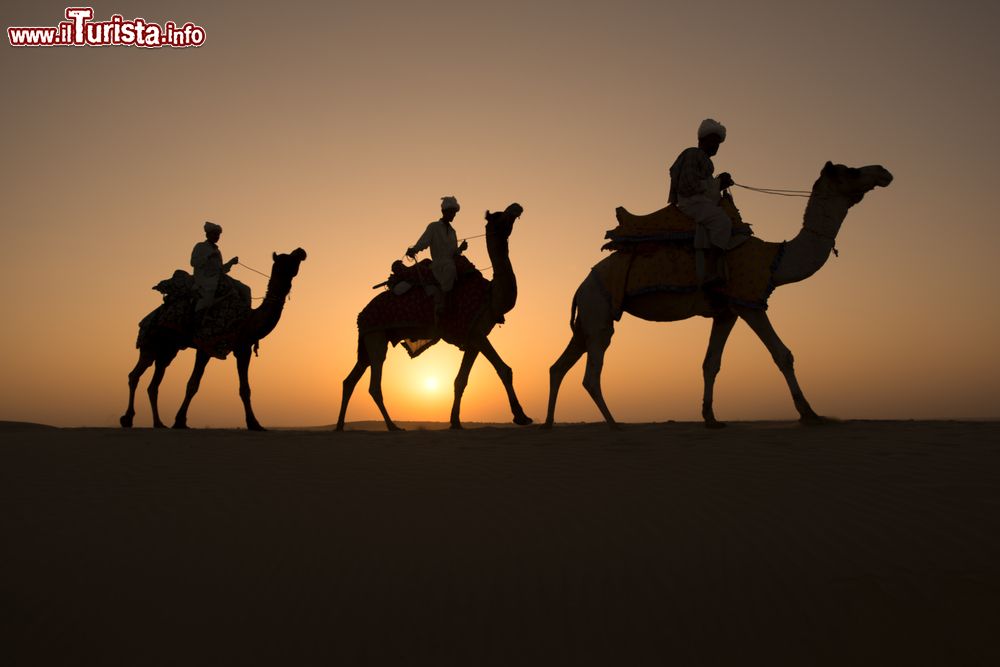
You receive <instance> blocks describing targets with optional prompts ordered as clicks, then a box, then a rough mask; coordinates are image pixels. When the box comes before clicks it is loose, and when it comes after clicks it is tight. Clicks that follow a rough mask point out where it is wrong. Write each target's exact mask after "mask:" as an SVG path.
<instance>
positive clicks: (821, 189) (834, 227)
mask: <svg viewBox="0 0 1000 667" xmlns="http://www.w3.org/2000/svg"><path fill="white" fill-rule="evenodd" d="M891 182H892V174H890V173H889V172H888V171H887V170H886V169H884V168H883V167H881V166H868V167H861V168H851V167H846V166H844V165H839V164H838V165H834V164H832V163H830V162H827V163H826V165H825V166H824V167H823V169H822V172H821V173H820V176H819V179H818V180H817V181H816V183H815V184H814V185H813V188H812V192H811V194H810V195H809V202H808V204H807V206H806V212H805V217H804V220H803V225H802V229H801V230H800V231H799V233H798V235H797V236H796V237H795V238H794V239H792V240H791V241H788V242H787V243H786V244H785V248H784V252H783V253H782V254H781V255H780V259H779V261H778V264H777V266H776V267H775V269H774V271H773V273H772V275H771V281H772V284H773V285H774V286H781V285H788V284H791V283H796V282H799V281H802V280H805V279H806V278H808V277H809V276H811V275H813V274H814V273H816V271H818V270H819V269H820V268H821V267H822V266H823V264H824V263H825V262H826V260H827V258H828V257H829V255H830V251H831V250H832V249H833V247H834V242H835V239H836V236H837V232H838V231H839V230H840V226H841V224H842V223H843V221H844V219H845V217H846V216H847V212H848V209H850V208H851V207H852V206H853V205H855V204H857V203H858V202H860V201H861V199H862V197H864V195H865V193H867V192H869V191H871V190H872V189H874V188H875V187H877V186H881V187H885V186H887V185H889V183H891ZM605 261H607V260H605ZM622 308H623V310H624V312H627V313H630V314H632V315H633V316H635V317H638V318H640V319H643V320H648V321H651V322H673V321H677V320H684V319H687V318H689V317H694V316H701V317H711V318H712V332H711V335H710V337H709V343H708V352H707V354H706V355H705V361H704V363H703V365H702V369H703V374H704V382H705V386H704V396H703V401H702V418H703V419H704V421H705V425H706V426H707V427H709V428H721V427H724V426H725V424H724V423H723V422H720V421H718V420H717V419H716V418H715V413H714V410H713V407H712V395H713V388H714V385H715V378H716V375H718V373H719V369H720V368H721V365H722V351H723V349H724V348H725V345H726V340H727V339H728V337H729V334H730V332H731V331H732V329H733V326H734V325H735V324H736V320H737V319H742V320H743V321H744V322H746V323H747V324H748V325H749V326H750V328H751V329H752V330H753V331H754V333H756V334H757V336H758V337H759V338H760V339H761V341H762V342H763V343H764V345H765V347H767V349H768V351H769V352H770V353H771V357H772V358H773V359H774V362H775V364H776V365H777V366H778V369H779V370H780V371H781V373H782V374H783V375H784V376H785V380H786V382H787V383H788V388H789V390H790V391H791V395H792V400H793V402H794V403H795V407H796V409H797V410H798V412H799V416H800V420H801V421H802V422H803V423H808V424H815V423H822V422H824V421H826V420H825V419H824V418H823V417H820V416H819V415H817V414H816V412H814V411H813V409H812V407H810V405H809V402H808V401H807V400H806V398H805V395H804V394H803V392H802V389H801V388H800V387H799V383H798V381H797V380H796V378H795V370H794V368H793V358H792V353H791V351H790V350H789V349H788V348H787V347H786V346H785V345H784V343H782V342H781V339H780V338H779V337H778V334H777V333H776V332H775V331H774V327H773V326H772V325H771V322H770V320H769V319H768V317H767V312H766V311H765V310H763V309H761V308H750V307H745V306H741V305H737V304H734V303H732V302H722V303H720V301H719V300H718V299H713V298H711V297H710V295H709V294H706V292H705V291H704V290H697V291H695V292H693V293H690V294H676V293H671V292H666V291H658V292H650V293H646V294H641V295H636V296H629V297H627V298H626V299H625V300H624V302H623V304H622ZM574 316H575V317H574ZM570 326H571V328H572V332H573V333H572V338H571V339H570V341H569V344H568V345H567V346H566V350H565V351H564V352H563V353H562V355H561V356H560V357H559V358H558V359H557V360H556V362H555V363H554V364H553V365H552V367H551V368H550V369H549V403H548V411H547V414H546V417H545V424H544V425H543V426H544V427H545V428H551V426H552V423H553V421H554V419H555V409H556V399H557V396H558V394H559V386H560V384H561V383H562V380H563V378H564V377H565V375H566V373H567V372H568V371H569V369H570V368H572V367H573V365H574V364H576V362H577V361H578V360H579V359H580V357H581V356H583V354H584V353H586V354H587V368H586V371H585V373H584V377H583V386H584V388H585V389H586V390H587V393H588V394H590V397H591V398H592V399H593V400H594V403H595V404H596V405H597V407H598V409H599V410H600V411H601V414H602V415H603V416H604V419H605V420H606V421H607V423H608V425H609V426H611V427H612V428H618V424H617V422H615V419H614V417H613V416H612V414H611V411H610V410H609V409H608V406H607V403H605V401H604V396H603V394H602V392H601V370H602V368H603V366H604V353H605V351H606V350H607V348H608V346H609V345H610V344H611V336H612V334H613V333H614V313H613V309H612V304H611V298H610V296H609V295H608V293H607V290H606V289H605V286H604V285H603V284H602V282H601V279H600V278H599V277H598V275H597V274H596V272H594V271H592V272H591V273H590V274H589V275H588V276H587V278H586V279H584V281H583V283H582V284H581V285H580V287H579V288H577V290H576V294H575V295H574V297H573V306H572V311H571V318H570Z"/></svg>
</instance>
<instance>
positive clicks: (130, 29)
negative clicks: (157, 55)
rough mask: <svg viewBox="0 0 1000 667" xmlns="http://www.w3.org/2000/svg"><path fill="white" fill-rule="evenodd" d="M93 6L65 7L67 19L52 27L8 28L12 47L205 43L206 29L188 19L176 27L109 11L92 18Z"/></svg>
mask: <svg viewBox="0 0 1000 667" xmlns="http://www.w3.org/2000/svg"><path fill="white" fill-rule="evenodd" d="M93 18H94V8H93V7H67V8H66V19H67V20H66V21H60V22H59V25H57V26H56V27H54V28H13V27H12V28H7V38H8V39H9V40H10V45H11V46H139V47H142V48H144V49H159V48H162V47H165V46H169V47H173V48H184V47H188V46H201V45H202V44H204V43H205V29H204V28H202V27H201V26H199V25H195V24H194V23H191V22H190V21H188V22H187V23H185V24H184V25H182V26H179V27H178V25H177V24H176V23H174V22H173V21H167V22H166V23H165V24H164V25H162V26H160V25H158V24H156V23H147V22H146V19H143V18H135V19H131V20H129V21H126V20H125V19H124V18H123V17H122V15H121V14H112V16H111V18H110V19H109V20H107V21H91V19H93Z"/></svg>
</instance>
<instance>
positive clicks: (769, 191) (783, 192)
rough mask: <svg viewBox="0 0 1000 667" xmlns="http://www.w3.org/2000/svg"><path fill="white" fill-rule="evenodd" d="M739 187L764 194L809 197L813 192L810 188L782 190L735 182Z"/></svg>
mask: <svg viewBox="0 0 1000 667" xmlns="http://www.w3.org/2000/svg"><path fill="white" fill-rule="evenodd" d="M733 185H735V186H736V187H738V188H743V189H744V190H752V191H754V192H759V193H761V194H764V195H776V196H778V197H807V198H808V197H809V196H810V195H811V194H812V192H810V191H809V190H780V189H778V188H754V187H751V186H749V185H743V184H742V183H733Z"/></svg>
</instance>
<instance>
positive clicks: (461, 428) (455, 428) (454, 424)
mask: <svg viewBox="0 0 1000 667" xmlns="http://www.w3.org/2000/svg"><path fill="white" fill-rule="evenodd" d="M448 428H450V429H451V430H452V431H464V430H465V427H464V426H462V423H461V422H452V423H451V426H449V427H448Z"/></svg>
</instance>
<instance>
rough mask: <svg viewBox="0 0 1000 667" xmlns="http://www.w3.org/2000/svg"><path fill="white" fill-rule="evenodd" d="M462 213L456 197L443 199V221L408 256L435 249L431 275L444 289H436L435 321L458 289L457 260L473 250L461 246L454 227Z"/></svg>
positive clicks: (429, 226)
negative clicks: (452, 289)
mask: <svg viewBox="0 0 1000 667" xmlns="http://www.w3.org/2000/svg"><path fill="white" fill-rule="evenodd" d="M460 210H461V206H459V205H458V200H457V199H455V197H451V196H449V197H442V198H441V218H440V219H439V220H435V221H434V222H432V223H430V224H429V225H427V229H426V230H424V233H423V234H422V235H421V236H420V238H419V239H417V242H416V243H414V244H413V246H412V247H410V248H408V249H407V250H406V256H407V257H409V258H411V259H412V258H413V257H414V256H415V255H416V254H417V253H418V252H420V251H421V250H424V249H425V248H430V249H431V273H433V274H434V278H435V279H436V280H437V282H438V285H439V286H440V289H434V290H432V293H433V295H434V315H435V318H438V317H440V315H441V314H442V313H443V312H444V308H445V302H446V299H447V294H448V292H450V291H451V288H452V287H454V286H455V279H456V278H457V277H458V275H457V271H456V269H455V257H456V256H458V255H459V254H460V253H462V252H463V251H464V250H465V249H466V248H468V247H469V244H468V243H467V242H466V241H462V244H461V245H459V244H458V235H457V234H456V233H455V228H454V227H452V226H451V223H452V221H453V220H454V219H455V216H456V215H457V214H458V212H459V211H460Z"/></svg>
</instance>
